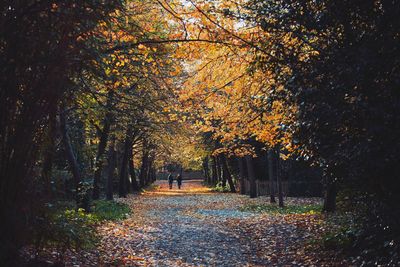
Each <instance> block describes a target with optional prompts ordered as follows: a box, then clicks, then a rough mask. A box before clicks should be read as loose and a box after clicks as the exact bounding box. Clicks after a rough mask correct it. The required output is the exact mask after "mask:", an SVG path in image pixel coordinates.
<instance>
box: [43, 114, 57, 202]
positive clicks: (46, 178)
mask: <svg viewBox="0 0 400 267" xmlns="http://www.w3.org/2000/svg"><path fill="white" fill-rule="evenodd" d="M56 128H57V118H56V113H55V112H54V113H52V114H50V115H49V127H48V129H47V135H46V140H45V151H44V157H43V169H42V179H43V182H44V189H45V192H44V193H45V195H46V197H47V198H51V192H52V190H51V176H52V170H53V162H54V157H55V154H56V153H55V140H56V136H57V135H56V133H57V130H56Z"/></svg>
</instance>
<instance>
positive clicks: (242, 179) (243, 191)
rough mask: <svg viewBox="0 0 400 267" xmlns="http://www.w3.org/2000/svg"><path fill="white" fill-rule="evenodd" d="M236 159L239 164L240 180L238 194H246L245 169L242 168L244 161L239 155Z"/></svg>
mask: <svg viewBox="0 0 400 267" xmlns="http://www.w3.org/2000/svg"><path fill="white" fill-rule="evenodd" d="M237 161H238V166H239V176H240V177H239V179H240V180H239V181H240V194H242V195H244V194H246V186H245V178H246V174H245V170H244V163H243V158H242V157H239V158H237Z"/></svg>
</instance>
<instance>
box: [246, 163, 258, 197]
mask: <svg viewBox="0 0 400 267" xmlns="http://www.w3.org/2000/svg"><path fill="white" fill-rule="evenodd" d="M245 159H246V165H247V173H248V177H249V182H250V194H249V196H250V198H255V197H257V187H256V175H255V172H254V164H253V157H252V156H249V155H247V156H246V157H245Z"/></svg>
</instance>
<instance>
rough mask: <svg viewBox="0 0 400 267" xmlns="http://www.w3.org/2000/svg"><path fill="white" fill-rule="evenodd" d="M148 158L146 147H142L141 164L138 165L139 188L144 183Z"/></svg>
mask: <svg viewBox="0 0 400 267" xmlns="http://www.w3.org/2000/svg"><path fill="white" fill-rule="evenodd" d="M148 159H149V153H148V152H147V151H146V148H143V156H142V166H141V167H140V173H139V183H140V187H141V188H143V187H144V186H145V184H146V173H147V163H148V162H147V161H148Z"/></svg>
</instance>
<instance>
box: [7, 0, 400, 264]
mask: <svg viewBox="0 0 400 267" xmlns="http://www.w3.org/2000/svg"><path fill="white" fill-rule="evenodd" d="M0 10H1V13H0V14H1V16H0V25H1V27H0V29H1V30H0V32H1V33H0V66H1V67H0V72H1V74H0V177H1V186H0V190H1V191H0V199H1V204H0V207H1V215H0V216H1V218H2V227H1V229H0V233H1V244H0V250H1V254H0V262H1V263H2V264H1V265H9V266H15V264H16V262H18V259H19V250H20V249H21V248H22V247H24V246H26V245H29V244H32V243H35V242H36V243H40V242H42V241H43V240H46V238H47V239H48V238H49V237H48V236H46V233H45V232H46V230H44V229H47V230H48V229H52V226H54V224H52V220H51V218H52V217H51V216H52V215H51V214H52V210H53V209H52V208H53V207H54V206H57V205H58V204H57V203H60V201H69V202H71V201H74V203H75V208H76V209H78V208H81V209H83V210H84V212H85V213H90V212H91V207H92V202H93V201H96V200H99V199H107V200H112V199H113V197H114V196H116V195H118V197H126V196H127V194H129V193H134V192H139V191H140V190H141V189H143V188H145V187H146V186H149V185H150V184H151V183H152V182H154V181H155V180H156V176H157V171H158V170H159V169H160V168H162V167H164V166H165V165H166V164H168V163H176V164H180V165H181V166H182V167H183V168H185V169H193V170H202V171H203V173H204V177H205V182H206V183H208V184H209V185H210V186H213V187H218V188H222V189H221V190H225V191H230V192H237V193H242V194H248V195H249V196H250V197H251V198H254V197H257V196H258V195H259V194H258V192H257V190H258V189H257V185H256V184H257V183H259V182H261V181H262V182H264V184H266V186H267V191H265V192H266V194H268V195H269V196H270V201H271V203H277V204H276V205H279V206H282V207H283V206H284V205H285V203H284V197H285V196H287V195H295V196H323V197H324V206H323V211H324V212H327V213H330V212H336V211H337V210H338V212H351V213H352V214H354V215H355V218H356V219H355V220H356V222H355V225H356V228H355V230H354V231H352V232H351V233H349V235H350V239H349V240H351V242H352V252H351V253H353V254H354V255H356V256H360V257H362V259H363V260H365V262H366V263H367V265H373V264H383V265H393V266H394V265H396V263H398V262H399V260H400V259H399V254H398V253H399V250H400V246H399V242H400V224H399V221H400V210H399V208H398V203H400V193H399V192H400V186H399V185H400V182H399V181H398V177H399V173H400V169H399V166H400V165H399V158H400V145H399V144H400V143H399V142H398V140H397V138H398V136H399V134H400V112H399V110H400V91H399V86H400V51H399V49H400V32H399V29H400V20H399V19H398V18H399V15H400V2H399V1H395V0H362V1H361V0H355V1H354V0H353V1H347V0H343V1H332V0H319V1H314V0H307V1H299V0H272V1H269V0H268V1H267V0H265V1H252V0H238V1H230V0H226V1H223V0H220V1H209V0H198V1H197V0H196V1H195V0H193V1H192V0H189V1H175V0H167V1H165V0H160V1H158V0H157V1H153V0H145V1H139V0H138V1H136V0H126V1H114V0H113V1H103V0H81V1H76V0H70V1H45V0H36V1H31V0H30V1H28V0H27V1H7V0H6V1H2V3H1V5H0ZM396 88H397V89H396ZM290 181H294V182H296V181H298V182H300V183H302V186H298V187H297V188H294V189H290V188H289V187H290V186H289V185H288V184H290V183H289V182H290ZM291 184H292V185H293V183H291ZM81 209H80V211H82V210H81ZM43 242H45V241H43Z"/></svg>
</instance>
